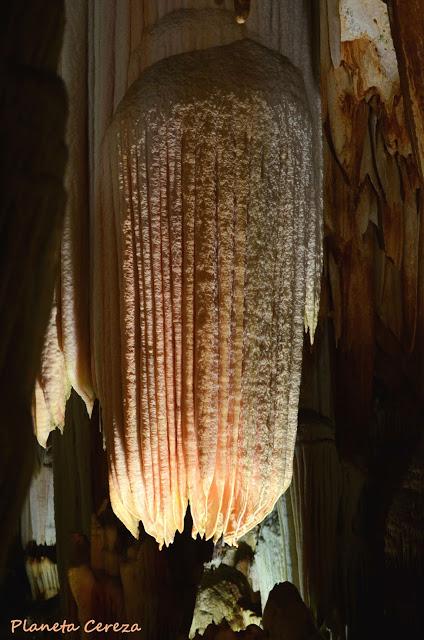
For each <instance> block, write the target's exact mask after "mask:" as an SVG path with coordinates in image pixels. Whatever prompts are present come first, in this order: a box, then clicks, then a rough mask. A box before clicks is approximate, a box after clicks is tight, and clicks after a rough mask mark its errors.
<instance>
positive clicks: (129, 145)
mask: <svg viewBox="0 0 424 640" xmlns="http://www.w3.org/2000/svg"><path fill="white" fill-rule="evenodd" d="M306 105H307V101H306V96H305V93H304V88H303V83H302V80H301V79H300V77H299V75H298V73H297V72H296V71H295V69H294V68H293V67H292V66H291V65H290V64H289V63H288V62H287V61H286V60H285V59H284V58H281V57H280V56H279V55H277V54H274V53H271V52H270V51H269V50H267V49H264V48H263V47H261V46H260V45H257V44H255V43H253V42H252V41H249V40H243V41H241V42H238V43H233V44H230V45H228V46H225V47H217V48H213V49H209V50H206V51H202V52H200V51H198V52H194V53H190V54H183V55H180V56H175V57H173V58H170V59H168V60H164V61H161V62H159V63H157V64H156V65H154V66H152V67H151V68H150V69H148V70H147V71H146V72H144V74H143V75H142V76H141V78H140V80H139V81H137V82H136V83H135V84H134V85H133V87H132V88H131V90H130V91H129V92H128V94H127V96H126V97H125V98H124V100H123V102H122V103H121V105H120V107H119V108H118V111H117V113H116V115H115V118H114V121H113V123H112V125H111V127H110V128H109V131H108V134H107V137H106V144H105V148H104V174H103V184H102V191H103V198H104V201H103V206H102V208H101V214H100V216H99V217H98V218H97V219H96V220H95V222H94V229H95V235H96V238H97V240H96V243H95V254H94V259H93V265H94V280H93V284H94V300H95V304H94V305H93V320H94V330H93V338H94V340H93V348H94V363H95V371H94V378H95V380H94V382H95V386H96V390H97V393H98V396H99V400H100V404H101V406H102V411H103V420H104V428H105V432H106V440H107V448H108V453H109V475H110V493H111V501H112V505H113V508H114V511H115V512H116V514H117V515H118V516H119V517H120V518H121V520H122V521H123V522H124V523H125V525H126V526H127V527H128V528H129V529H130V531H132V533H133V534H134V535H137V531H138V522H139V520H142V522H143V525H144V527H145V529H146V531H147V532H148V533H150V534H151V535H153V536H154V537H155V538H156V539H157V540H158V541H159V542H160V543H163V542H165V543H170V542H171V541H172V540H173V537H174V534H175V531H176V530H182V527H183V520H184V513H185V510H186V507H187V502H188V501H190V506H191V512H192V516H193V522H194V531H193V534H196V533H200V534H201V535H203V534H205V535H206V537H207V538H209V537H212V536H213V537H214V538H215V539H217V538H218V537H219V536H221V535H222V534H223V535H224V538H225V539H226V540H227V541H228V542H233V541H235V540H236V539H237V538H239V537H240V536H241V535H243V533H245V532H246V531H248V530H249V529H251V528H252V527H253V526H254V525H255V524H257V523H258V522H260V521H261V520H262V519H263V518H264V516H265V515H266V514H267V513H268V512H269V511H270V510H271V509H272V508H273V506H274V504H275V502H276V500H277V499H278V497H279V496H280V495H281V493H282V492H283V491H284V490H285V489H286V488H287V486H288V484H289V483H290V479H291V473H292V458H293V449H294V442H295V435H296V423H297V406H298V393H299V381H300V365H301V355H302V341H303V328H304V326H306V327H307V328H309V329H310V331H311V334H313V331H314V329H315V325H316V317H317V307H318V301H319V281H320V270H321V224H320V216H319V215H318V214H317V213H316V206H315V203H316V201H315V191H314V175H313V160H312V157H313V156H312V133H311V122H310V116H309V112H308V108H307V106H306Z"/></svg>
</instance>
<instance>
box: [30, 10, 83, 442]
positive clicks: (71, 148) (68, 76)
mask: <svg viewBox="0 0 424 640" xmlns="http://www.w3.org/2000/svg"><path fill="white" fill-rule="evenodd" d="M65 18H66V29H65V34H64V42H63V47H62V50H61V57H60V65H59V67H60V68H59V73H60V75H61V77H62V78H63V81H64V83H65V86H66V90H67V92H68V95H69V96H71V100H70V104H69V114H68V121H67V128H66V144H67V147H68V154H69V156H68V163H67V167H66V173H65V188H66V192H67V201H66V210H65V219H64V227H63V233H62V240H61V253H60V273H59V278H58V283H57V285H56V296H55V298H56V299H55V304H54V305H53V308H52V311H51V315H50V320H49V325H48V329H47V332H46V335H45V338H44V346H43V351H42V358H41V367H40V370H39V373H38V377H37V383H36V388H35V394H34V401H33V419H34V431H35V434H36V436H37V439H38V441H39V443H40V444H41V445H42V446H46V442H47V438H48V436H49V433H50V431H52V430H54V429H55V428H56V427H59V428H60V429H62V430H63V427H64V424H65V406H66V402H67V400H68V398H69V395H70V392H71V388H73V389H75V391H76V392H77V393H78V394H79V395H80V396H81V397H82V398H83V400H84V402H85V404H86V407H87V411H88V413H89V414H90V413H91V410H92V408H93V401H94V394H93V391H92V384H91V362H90V329H89V292H90V272H89V242H90V233H89V220H88V205H89V186H88V181H89V175H88V131H87V118H88V96H87V80H86V77H85V76H86V74H87V30H88V7H87V3H86V2H85V1H84V0H67V1H66V2H65Z"/></svg>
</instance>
